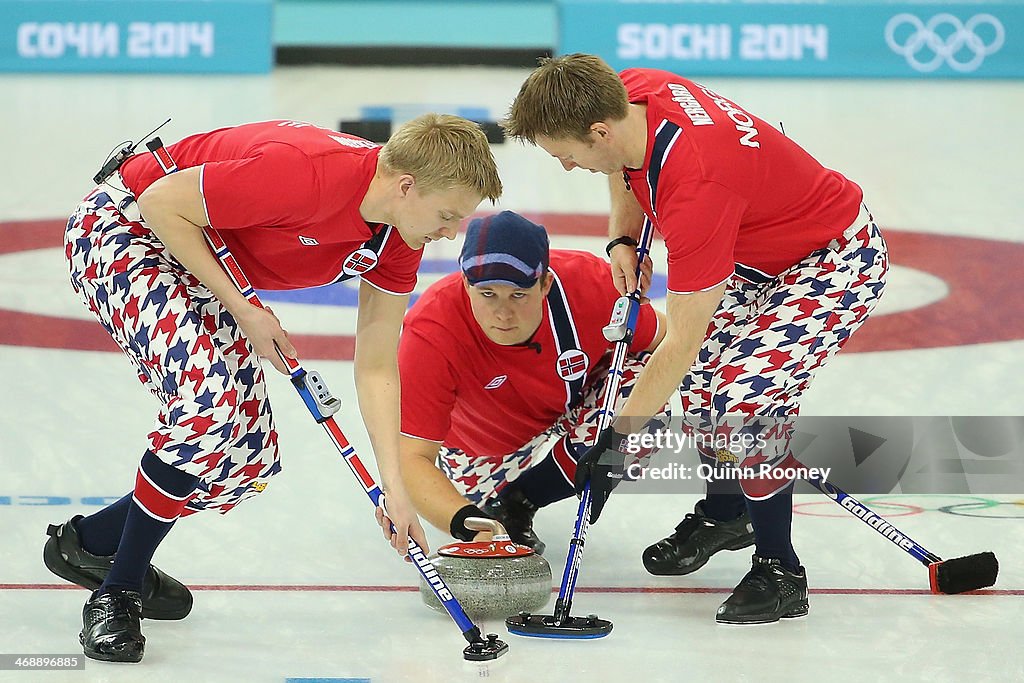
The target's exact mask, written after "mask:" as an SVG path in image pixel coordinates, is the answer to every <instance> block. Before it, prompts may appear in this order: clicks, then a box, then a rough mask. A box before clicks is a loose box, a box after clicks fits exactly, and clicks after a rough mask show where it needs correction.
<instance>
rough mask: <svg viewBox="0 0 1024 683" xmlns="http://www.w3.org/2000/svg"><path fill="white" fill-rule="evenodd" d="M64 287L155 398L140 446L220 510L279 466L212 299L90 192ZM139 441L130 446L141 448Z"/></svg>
mask: <svg viewBox="0 0 1024 683" xmlns="http://www.w3.org/2000/svg"><path fill="white" fill-rule="evenodd" d="M65 254H66V256H67V259H68V264H69V266H70V270H71V284H72V286H73V287H74V289H75V291H76V292H78V294H79V296H81V298H82V301H83V302H84V303H85V305H86V307H88V308H89V310H91V311H92V312H93V314H94V315H95V316H96V318H97V319H98V320H99V321H100V324H101V325H103V327H104V328H105V329H106V330H107V332H109V333H110V336H111V337H112V338H113V339H114V341H115V342H116V343H117V345H118V346H120V347H121V350H122V351H124V353H125V355H126V356H127V357H128V359H129V360H130V361H131V362H132V364H133V365H134V366H135V369H136V371H137V373H138V377H139V380H140V381H141V382H142V383H143V384H144V385H145V386H146V388H148V389H149V390H150V391H151V392H152V393H153V394H154V395H155V396H156V397H157V398H158V399H159V401H160V410H159V412H158V414H157V419H156V424H155V426H154V428H153V431H152V432H150V433H149V436H148V442H147V444H146V448H148V449H149V450H151V451H153V452H154V453H155V454H156V455H157V457H159V458H160V459H161V460H162V461H164V462H166V463H167V464H169V465H171V466H173V467H175V468H177V469H179V470H181V471H183V472H187V473H189V474H192V475H195V476H197V477H199V479H200V484H199V486H200V488H201V489H202V490H201V491H200V492H199V494H198V495H196V496H195V497H193V498H192V500H191V501H189V503H188V505H187V507H186V508H185V511H184V512H183V513H182V514H183V515H187V514H190V513H193V512H198V511H200V510H217V511H218V512H221V513H225V512H228V511H229V510H231V509H232V508H233V507H234V506H235V505H237V504H238V503H240V502H241V501H243V500H245V499H246V498H249V497H251V496H253V495H255V494H257V493H259V492H261V491H263V489H264V488H266V485H267V480H268V479H269V478H270V477H271V476H273V475H274V474H277V473H278V472H279V471H280V470H281V466H280V463H279V460H278V448H277V432H276V431H275V430H274V423H273V418H272V416H271V412H270V402H269V400H268V398H267V389H266V384H265V382H264V376H263V370H262V369H261V367H260V363H259V359H258V358H257V356H256V354H255V353H254V352H253V350H252V347H250V346H249V343H248V342H247V341H246V339H245V337H244V335H243V333H242V331H241V330H240V329H239V327H238V325H237V323H236V322H235V320H234V318H233V317H232V316H231V314H230V313H228V311H227V310H226V309H225V308H224V306H223V305H222V304H221V303H220V301H219V300H218V299H217V298H216V297H215V296H214V295H213V294H212V293H211V292H210V290H209V289H207V288H206V287H205V286H204V285H203V284H202V283H200V282H199V281H198V280H197V279H196V278H195V277H194V276H193V275H192V274H191V273H189V272H188V271H186V270H185V269H184V268H183V267H182V266H181V264H179V263H178V262H177V261H176V260H175V259H174V257H172V256H171V255H170V253H169V252H168V251H167V249H166V248H165V247H164V246H163V244H162V243H161V242H160V241H159V240H158V239H157V238H156V237H155V236H154V235H153V233H152V232H151V231H150V230H149V228H147V227H146V225H145V224H144V223H143V222H140V221H137V220H136V221H133V220H130V219H129V218H127V217H125V216H124V215H122V213H120V212H119V211H118V210H117V206H116V202H115V200H114V199H112V197H111V196H110V195H108V194H107V193H106V192H104V191H102V190H100V189H97V190H95V191H94V192H92V193H91V194H90V195H88V196H87V197H86V198H85V199H84V200H83V201H82V203H81V204H80V205H79V206H78V209H77V210H76V212H75V214H74V215H73V216H71V218H70V220H69V221H68V225H67V231H66V233H65ZM141 450H142V448H140V452H141Z"/></svg>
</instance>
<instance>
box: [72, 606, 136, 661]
mask: <svg viewBox="0 0 1024 683" xmlns="http://www.w3.org/2000/svg"><path fill="white" fill-rule="evenodd" d="M141 621H142V596H141V595H139V594H138V593H136V592H135V591H112V592H110V593H104V594H103V595H99V596H97V595H96V594H95V593H94V594H93V597H91V598H89V601H88V602H87V603H85V607H83V608H82V632H81V633H80V634H79V636H78V640H79V642H81V643H82V649H83V650H84V651H85V656H86V657H88V658H90V659H99V660H102V661H104V662H141V661H142V655H143V653H144V652H145V649H146V638H145V636H143V635H142V625H141Z"/></svg>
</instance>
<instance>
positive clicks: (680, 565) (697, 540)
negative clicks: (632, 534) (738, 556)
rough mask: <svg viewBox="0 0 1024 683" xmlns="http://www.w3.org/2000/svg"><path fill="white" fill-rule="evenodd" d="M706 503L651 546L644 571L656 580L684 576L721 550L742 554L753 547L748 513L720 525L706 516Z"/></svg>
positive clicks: (646, 555)
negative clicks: (667, 535)
mask: <svg viewBox="0 0 1024 683" xmlns="http://www.w3.org/2000/svg"><path fill="white" fill-rule="evenodd" d="M703 503H704V501H699V502H698V503H697V505H696V506H694V508H693V512H691V513H689V514H687V515H686V516H685V517H683V521H681V522H679V525H678V526H676V531H675V533H674V534H672V535H671V536H669V537H668V538H663V539H662V540H660V541H658V542H657V543H655V544H654V545H652V546H649V547H648V548H647V550H645V551H644V554H643V556H642V557H643V562H644V568H645V569H647V571H648V572H649V573H651V574H654V575H655V576H682V575H683V574H689V573H691V572H695V571H697V570H698V569H700V568H701V567H703V566H704V565H705V564H707V562H708V560H710V559H711V556H712V555H714V554H715V553H717V552H719V551H720V550H740V549H741V548H747V547H749V546H751V545H753V544H754V528H753V527H752V526H751V525H750V515H748V514H747V513H746V512H744V513H743V515H742V516H740V517H738V518H737V519H734V520H730V521H728V522H721V521H718V520H715V519H711V518H710V517H707V516H706V515H705V514H704V506H703Z"/></svg>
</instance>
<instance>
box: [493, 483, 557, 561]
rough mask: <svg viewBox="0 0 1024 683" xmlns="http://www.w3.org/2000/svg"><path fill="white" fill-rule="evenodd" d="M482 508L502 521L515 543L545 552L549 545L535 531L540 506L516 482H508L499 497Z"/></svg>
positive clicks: (535, 550) (538, 552) (541, 552)
mask: <svg viewBox="0 0 1024 683" xmlns="http://www.w3.org/2000/svg"><path fill="white" fill-rule="evenodd" d="M480 509H481V510H483V511H484V512H486V513H487V514H488V515H490V516H491V517H493V518H494V519H496V520H498V521H499V522H501V525H502V526H504V527H505V531H507V532H508V535H509V538H511V539H512V540H513V541H514V542H515V543H518V544H519V545H525V546H527V547H528V548H533V551H534V552H535V553H537V554H538V555H543V554H544V549H545V548H546V547H547V545H546V544H545V543H544V541H542V540H540V539H539V538H537V534H535V533H534V532H533V516H534V515H535V514H537V510H538V508H537V506H536V505H534V504H533V503H531V502H530V501H529V500H528V499H527V498H526V496H524V495H523V492H522V491H520V490H519V488H518V487H517V486H516V485H515V484H507V485H506V486H505V488H504V490H502V492H501V494H500V495H499V496H498V497H497V498H495V499H493V500H491V501H489V502H488V503H487V504H485V505H484V506H482V507H481V508H480Z"/></svg>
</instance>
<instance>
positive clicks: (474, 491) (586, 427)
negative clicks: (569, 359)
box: [438, 353, 669, 504]
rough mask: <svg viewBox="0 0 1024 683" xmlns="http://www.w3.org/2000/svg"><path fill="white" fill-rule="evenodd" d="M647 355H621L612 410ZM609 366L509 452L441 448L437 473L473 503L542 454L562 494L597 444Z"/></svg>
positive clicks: (643, 455)
mask: <svg viewBox="0 0 1024 683" xmlns="http://www.w3.org/2000/svg"><path fill="white" fill-rule="evenodd" d="M650 356H651V354H649V353H641V354H638V355H627V356H626V360H625V362H624V363H623V368H622V380H621V382H620V384H619V397H618V400H617V401H616V405H615V408H616V409H618V408H620V407H621V406H622V404H623V403H625V401H626V397H628V396H629V393H630V392H631V391H632V390H633V385H634V384H636V379H637V376H638V375H639V374H640V371H641V370H642V369H643V367H644V366H645V365H646V364H647V361H648V359H649V358H650ZM609 366H610V359H609V357H607V356H606V357H605V358H603V359H602V361H601V362H600V363H598V364H597V366H596V368H595V370H594V372H593V373H592V377H593V379H592V380H591V382H590V383H589V384H588V385H587V386H585V387H584V389H583V399H582V401H580V403H579V405H578V406H576V407H575V408H573V409H572V410H570V411H568V412H567V413H565V414H564V415H562V417H561V418H559V419H558V420H557V421H556V422H555V423H554V424H553V425H551V427H549V428H548V429H547V430H545V431H544V432H541V433H540V434H538V435H537V436H535V437H534V438H532V439H530V440H529V441H528V442H527V443H525V444H524V445H522V446H520V447H519V448H517V449H515V450H514V451H512V452H511V453H507V454H498V455H469V454H467V453H466V452H465V451H462V450H459V449H457V448H448V447H442V448H441V450H440V452H439V453H438V465H439V466H440V468H441V471H443V472H444V473H445V474H446V475H447V476H448V478H449V479H450V480H452V483H453V484H455V488H456V489H457V490H458V491H459V493H461V494H462V495H463V496H464V497H465V498H466V499H467V500H469V501H470V502H472V503H474V504H479V503H481V502H486V501H488V500H490V499H491V498H493V497H495V496H496V495H497V494H498V493H500V492H501V490H502V489H503V488H504V486H505V484H506V483H507V482H510V481H515V480H516V479H517V478H518V477H519V476H520V475H522V474H523V473H524V472H526V471H527V470H528V469H530V468H531V467H533V466H535V465H537V464H539V463H540V462H541V461H542V460H543V459H544V457H545V456H546V457H548V458H551V459H552V460H553V461H554V463H555V465H556V466H557V467H556V469H557V471H558V476H560V477H562V478H564V480H565V483H566V484H568V485H569V489H567V490H570V491H571V487H572V483H573V479H574V477H575V476H576V461H577V460H578V459H579V458H580V457H581V456H582V455H583V453H585V452H586V449H587V448H588V447H590V446H592V445H593V444H594V442H595V441H596V440H597V432H598V428H597V427H598V422H599V420H600V419H601V406H602V405H603V404H604V389H605V387H606V386H607V384H608V375H607V370H608V368H609ZM668 412H669V411H668V405H667V404H666V405H665V406H664V408H662V412H661V413H659V414H658V416H657V417H658V418H659V420H658V423H660V424H665V423H666V422H667V418H668ZM552 440H555V442H554V445H552V444H551V441H552ZM649 456H650V452H649V451H640V452H638V453H636V454H635V455H633V456H630V457H632V458H634V459H635V461H639V462H641V463H644V464H646V461H647V458H648V457H649ZM632 462H634V460H629V461H628V462H627V463H626V465H627V466H628V465H629V464H631V463H632Z"/></svg>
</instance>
